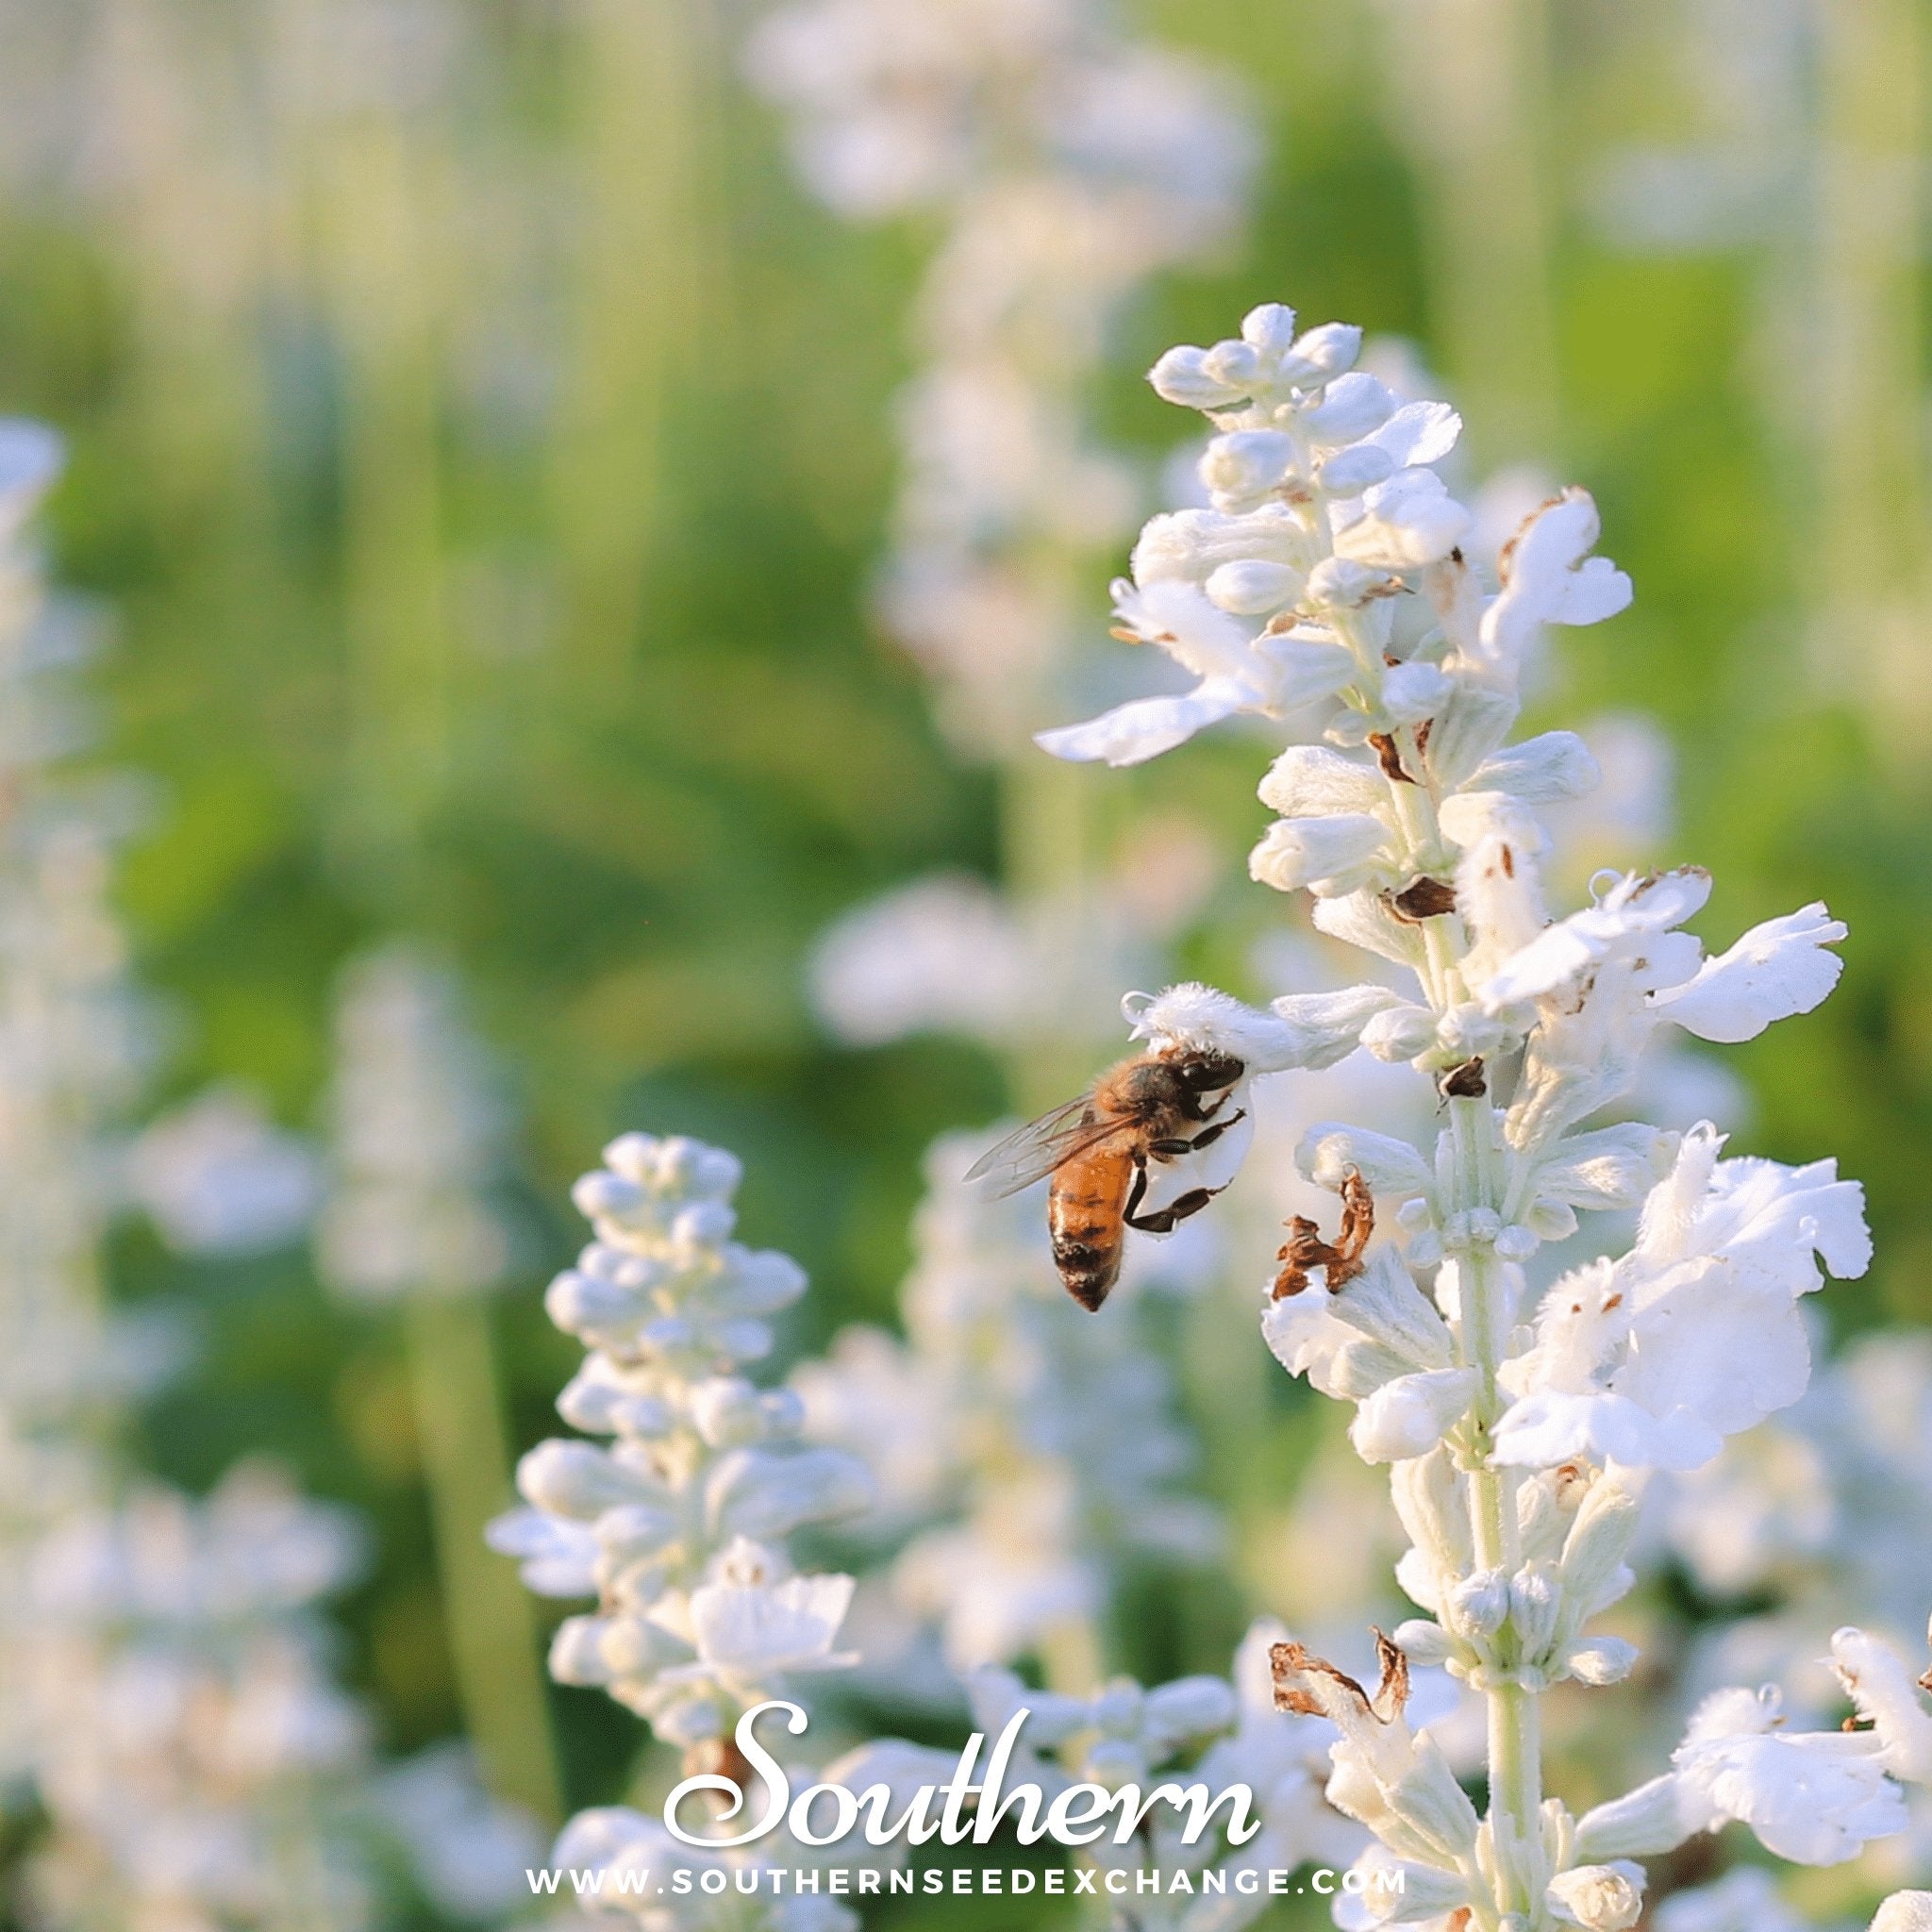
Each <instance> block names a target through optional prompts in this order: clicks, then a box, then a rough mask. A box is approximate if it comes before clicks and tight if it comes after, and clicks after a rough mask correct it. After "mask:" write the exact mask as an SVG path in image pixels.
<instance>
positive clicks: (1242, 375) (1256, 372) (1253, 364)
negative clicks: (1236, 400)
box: [1202, 341, 1268, 395]
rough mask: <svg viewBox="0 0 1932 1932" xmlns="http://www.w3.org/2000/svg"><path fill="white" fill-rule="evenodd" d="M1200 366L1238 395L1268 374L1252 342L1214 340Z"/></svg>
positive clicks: (1246, 392)
mask: <svg viewBox="0 0 1932 1932" xmlns="http://www.w3.org/2000/svg"><path fill="white" fill-rule="evenodd" d="M1202 367H1203V368H1205V369H1206V370H1207V372H1208V375H1212V376H1214V377H1215V378H1217V379H1218V380H1219V381H1220V382H1222V383H1224V384H1225V385H1226V387H1227V388H1228V389H1229V390H1231V391H1234V392H1235V393H1236V394H1238V395H1246V394H1248V393H1249V392H1250V391H1253V390H1254V388H1255V387H1256V385H1257V384H1258V383H1261V382H1264V381H1266V379H1267V375H1268V372H1267V370H1266V369H1265V368H1263V367H1262V363H1261V357H1260V354H1259V352H1258V351H1257V349H1256V347H1255V345H1254V344H1253V343H1252V342H1237V341H1225V342H1216V343H1215V345H1214V346H1213V347H1212V348H1211V349H1209V350H1208V354H1207V356H1206V358H1204V359H1203V362H1202Z"/></svg>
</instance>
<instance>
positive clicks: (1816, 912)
mask: <svg viewBox="0 0 1932 1932" xmlns="http://www.w3.org/2000/svg"><path fill="white" fill-rule="evenodd" d="M1845 935H1846V926H1845V924H1844V922H1843V921H1842V920H1840V919H1833V918H1832V917H1831V916H1830V914H1829V913H1827V912H1826V911H1825V909H1824V907H1823V906H1822V905H1820V904H1817V903H1816V902H1814V903H1813V904H1811V905H1809V906H1806V907H1803V908H1800V909H1799V910H1798V911H1796V912H1790V913H1787V914H1786V915H1785V916H1784V917H1783V918H1782V919H1768V920H1766V921H1765V922H1764V924H1762V925H1754V926H1753V927H1752V928H1751V930H1750V931H1749V932H1747V933H1746V934H1745V935H1744V936H1743V938H1742V939H1740V941H1738V942H1737V944H1736V945H1734V946H1733V947H1732V948H1731V949H1730V951H1729V952H1727V953H1722V954H1720V955H1719V956H1718V957H1717V958H1715V959H1707V960H1706V961H1705V962H1704V964H1703V965H1702V966H1700V967H1699V968H1698V969H1697V976H1696V977H1695V978H1694V979H1692V980H1691V981H1690V982H1689V983H1688V984H1685V985H1682V986H1674V987H1668V988H1666V989H1665V990H1664V991H1661V992H1659V993H1658V994H1657V995H1656V997H1655V998H1653V1000H1652V1001H1651V1005H1652V1007H1653V1008H1654V1009H1655V1010H1657V1012H1659V1013H1661V1015H1662V1016H1663V1017H1664V1018H1665V1019H1666V1020H1672V1021H1674V1022H1675V1023H1676V1024H1678V1025H1679V1026H1682V1027H1684V1028H1685V1029H1686V1030H1687V1031H1689V1032H1691V1033H1694V1034H1696V1035H1697V1037H1698V1038H1699V1039H1700V1040H1719V1041H1736V1040H1756V1039H1757V1036H1758V1035H1759V1034H1760V1033H1762V1032H1763V1031H1764V1029H1765V1028H1766V1027H1767V1026H1769V1025H1770V1024H1771V1023H1772V1022H1773V1021H1774V1020H1783V1019H1787V1018H1789V1017H1790V1015H1791V1014H1793V1013H1808V1012H1810V1011H1811V1009H1812V1008H1814V1007H1816V1006H1818V1005H1820V1004H1821V1003H1822V1002H1823V1001H1824V997H1825V995H1826V994H1827V993H1829V992H1830V991H1831V990H1832V988H1833V987H1835V986H1836V985H1837V984H1838V981H1839V974H1841V973H1842V972H1843V971H1844V961H1843V960H1842V959H1840V958H1839V956H1838V955H1837V954H1836V953H1828V952H1826V951H1825V950H1824V948H1825V947H1827V946H1835V945H1837V944H1839V942H1840V941H1842V940H1843V939H1844V938H1845Z"/></svg>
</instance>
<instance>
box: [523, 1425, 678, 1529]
mask: <svg viewBox="0 0 1932 1932" xmlns="http://www.w3.org/2000/svg"><path fill="white" fill-rule="evenodd" d="M517 1490H518V1491H519V1493H520V1494H521V1495H522V1496H523V1497H524V1500H525V1502H529V1503H534V1504H535V1505H536V1506H537V1507H538V1508H540V1509H547V1510H549V1511H550V1512H551V1514H552V1515H554V1516H568V1517H572V1518H574V1519H575V1521H577V1522H579V1523H589V1522H591V1521H592V1520H593V1519H594V1518H596V1517H597V1516H599V1515H601V1514H602V1513H603V1512H604V1511H605V1510H606V1509H614V1508H616V1507H618V1506H619V1505H620V1504H624V1503H640V1502H649V1501H653V1500H655V1499H656V1498H657V1496H658V1494H659V1493H660V1492H659V1491H658V1486H657V1485H656V1484H655V1483H653V1482H652V1481H651V1480H650V1478H649V1477H647V1476H643V1475H640V1474H637V1473H636V1472H635V1471H633V1470H629V1469H626V1468H625V1466H624V1465H623V1464H622V1463H621V1462H618V1461H616V1460H614V1459H613V1458H612V1457H611V1456H610V1455H609V1454H608V1451H606V1450H603V1449H599V1448H598V1447H597V1446H596V1445H595V1444H594V1443H591V1442H564V1441H549V1442H539V1443H538V1444H537V1446H536V1447H535V1448H534V1449H532V1450H530V1451H529V1452H528V1453H527V1454H525V1456H524V1457H522V1459H521V1460H520V1461H519V1462H518V1463H517Z"/></svg>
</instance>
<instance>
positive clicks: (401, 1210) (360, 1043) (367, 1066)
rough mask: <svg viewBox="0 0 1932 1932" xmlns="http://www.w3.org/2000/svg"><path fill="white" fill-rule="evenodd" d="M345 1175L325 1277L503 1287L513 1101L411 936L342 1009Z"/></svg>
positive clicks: (365, 975)
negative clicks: (508, 1102)
mask: <svg viewBox="0 0 1932 1932" xmlns="http://www.w3.org/2000/svg"><path fill="white" fill-rule="evenodd" d="M331 1112H332V1114H333V1124H334V1129H335V1133H334V1141H335V1181H334V1187H333V1189H332V1195H331V1199H330V1201H329V1203H328V1206H327V1208H326V1209H325V1212H324V1215H323V1218H322V1224H321V1227H320V1229H319V1238H320V1252H319V1257H318V1259H319V1263H320V1266H321V1268H322V1272H323V1274H324V1277H325V1279H326V1280H328V1281H329V1282H330V1283H331V1284H332V1285H333V1286H334V1287H336V1288H337V1289H338V1290H339V1291H341V1293H342V1294H344V1295H347V1296H351V1297H353V1298H355V1299H357V1300H361V1301H371V1302H387V1301H396V1300H400V1299H402V1298H403V1297H404V1296H407V1295H411V1294H428V1295H460V1294H471V1293H475V1292H478V1291H483V1290H487V1289H490V1288H492V1287H494V1286H496V1285H497V1284H498V1283H499V1282H500V1281H501V1280H502V1279H503V1277H504V1275H505V1274H506V1273H507V1271H508V1265H509V1246H508V1239H507V1235H506V1231H505V1229H504V1226H503V1224H502V1222H501V1221H500V1220H499V1219H498V1217H497V1215H496V1214H495V1213H494V1211H493V1210H492V1209H491V1206H490V1203H489V1192H490V1190H491V1187H492V1186H494V1185H495V1184H496V1183H497V1182H498V1181H499V1180H500V1179H501V1177H502V1172H503V1168H504V1166H505V1154H504V1145H503V1142H504V1138H505V1127H506V1122H505V1118H504V1109H503V1104H502V1101H501V1100H500V1098H499V1097H498V1095H497V1094H496V1092H495V1091H493V1084H492V1081H491V1074H490V1069H489V1067H488V1065H487V1063H486V1062H485V1060H484V1058H483V1053H482V1048H481V1047H480V1046H479V1045H478V1044H477V1042H476V1041H475V1039H474V1038H473V1037H472V1036H471V1034H470V1033H469V1031H468V1029H467V1027H466V1026H465V1024H464V1022H463V1016H462V1011H461V1003H460V1000H459V997H458V989H457V984H456V980H455V978H454V976H453V975H452V974H450V972H449V971H448V970H447V969H446V968H444V967H442V966H441V965H439V964H438V963H437V962H436V961H434V960H432V959H430V958H427V957H426V956H425V955H424V954H423V953H421V952H419V951H418V950H416V949H415V948H414V947H411V946H408V945H403V944H398V945H392V946H387V947H383V948H380V949H378V950H376V951H375V952H371V953H367V954H364V955H363V956H362V957H361V958H358V959H355V960H353V961H352V962H351V963H350V965H349V966H348V968H347V969H346V970H345V971H344V973H343V974H342V977H341V988H340V992H339V996H338V1000H337V1006H336V1072H335V1086H334V1091H333V1094H332V1096H331Z"/></svg>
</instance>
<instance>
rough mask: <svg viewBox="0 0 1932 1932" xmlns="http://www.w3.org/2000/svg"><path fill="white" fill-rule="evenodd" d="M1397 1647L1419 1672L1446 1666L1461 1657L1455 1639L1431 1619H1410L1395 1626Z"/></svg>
mask: <svg viewBox="0 0 1932 1932" xmlns="http://www.w3.org/2000/svg"><path fill="white" fill-rule="evenodd" d="M1395 1643H1396V1647H1397V1648H1398V1649H1399V1650H1400V1651H1401V1652H1402V1654H1403V1656H1404V1657H1407V1659H1408V1660H1409V1662H1410V1663H1412V1664H1413V1665H1414V1666H1415V1667H1416V1668H1417V1669H1418V1670H1424V1671H1425V1670H1430V1669H1433V1668H1435V1667H1436V1666H1438V1665H1441V1664H1446V1663H1447V1662H1448V1661H1449V1659H1450V1658H1451V1657H1456V1656H1457V1655H1459V1652H1458V1648H1457V1642H1456V1640H1455V1638H1453V1637H1452V1636H1450V1634H1449V1633H1448V1631H1446V1630H1445V1629H1443V1627H1442V1626H1441V1624H1438V1623H1436V1622H1435V1621H1434V1620H1433V1619H1432V1618H1429V1617H1410V1618H1409V1619H1408V1620H1407V1622H1406V1623H1402V1624H1397V1625H1396V1626H1395Z"/></svg>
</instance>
